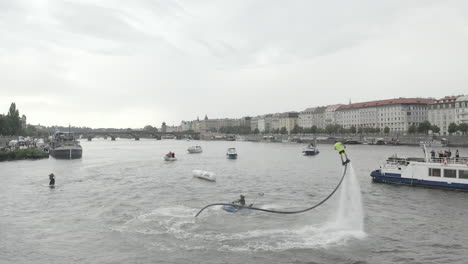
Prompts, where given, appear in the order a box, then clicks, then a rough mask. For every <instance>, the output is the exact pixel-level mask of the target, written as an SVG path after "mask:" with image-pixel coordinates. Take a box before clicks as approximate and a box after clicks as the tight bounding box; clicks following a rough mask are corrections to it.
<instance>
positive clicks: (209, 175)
mask: <svg viewBox="0 0 468 264" xmlns="http://www.w3.org/2000/svg"><path fill="white" fill-rule="evenodd" d="M192 174H193V177H195V178H199V179H203V180H207V181H213V182H214V181H216V176H215V174H214V173H213V172H208V171H202V170H193V171H192Z"/></svg>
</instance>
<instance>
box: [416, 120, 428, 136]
mask: <svg viewBox="0 0 468 264" xmlns="http://www.w3.org/2000/svg"><path fill="white" fill-rule="evenodd" d="M429 129H431V123H430V122H429V121H427V120H426V121H424V122H422V123H419V125H418V132H419V133H424V134H427V133H428V131H429Z"/></svg>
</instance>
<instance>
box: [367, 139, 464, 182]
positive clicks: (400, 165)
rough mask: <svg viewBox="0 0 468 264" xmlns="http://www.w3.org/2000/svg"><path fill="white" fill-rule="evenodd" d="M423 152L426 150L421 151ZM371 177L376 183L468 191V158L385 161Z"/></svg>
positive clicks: (394, 159)
mask: <svg viewBox="0 0 468 264" xmlns="http://www.w3.org/2000/svg"><path fill="white" fill-rule="evenodd" d="M424 149H425V148H424ZM370 176H371V177H372V180H373V181H375V182H385V183H396V184H407V185H414V186H426V187H436V188H449V189H461V190H468V157H465V158H463V157H459V158H431V157H430V156H429V153H428V152H427V150H425V157H424V158H399V157H396V156H393V157H390V158H389V159H387V162H386V163H385V164H384V165H382V166H381V167H380V169H378V170H375V171H373V172H372V173H371V174H370Z"/></svg>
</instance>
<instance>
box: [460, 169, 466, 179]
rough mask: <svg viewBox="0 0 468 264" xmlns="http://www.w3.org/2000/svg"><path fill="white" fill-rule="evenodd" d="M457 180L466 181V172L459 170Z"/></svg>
mask: <svg viewBox="0 0 468 264" xmlns="http://www.w3.org/2000/svg"><path fill="white" fill-rule="evenodd" d="M458 178H460V179H468V170H459V171H458Z"/></svg>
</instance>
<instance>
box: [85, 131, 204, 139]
mask: <svg viewBox="0 0 468 264" xmlns="http://www.w3.org/2000/svg"><path fill="white" fill-rule="evenodd" d="M99 136H102V137H104V138H105V139H107V137H110V138H111V140H115V139H116V138H118V137H121V138H134V139H135V140H140V138H154V139H157V140H161V139H164V138H176V139H183V138H191V139H200V133H198V132H188V131H185V132H151V131H142V130H136V131H135V130H127V131H113V132H110V131H90V132H85V133H81V137H82V138H87V139H88V141H91V140H92V139H93V138H94V137H99Z"/></svg>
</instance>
